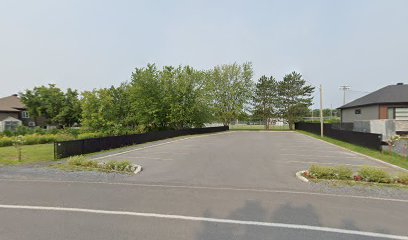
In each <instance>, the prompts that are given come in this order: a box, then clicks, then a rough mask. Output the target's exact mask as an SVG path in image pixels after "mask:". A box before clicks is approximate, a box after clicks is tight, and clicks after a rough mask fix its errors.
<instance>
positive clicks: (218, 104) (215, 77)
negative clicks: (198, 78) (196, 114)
mask: <svg viewBox="0 0 408 240" xmlns="http://www.w3.org/2000/svg"><path fill="white" fill-rule="evenodd" d="M252 75H253V71H252V65H251V63H244V64H242V65H238V64H236V63H234V64H231V65H221V66H216V67H214V69H213V70H212V71H211V73H210V79H209V81H208V91H209V94H210V96H211V100H212V110H213V112H214V115H215V118H216V119H217V120H219V121H221V122H222V123H223V124H224V126H228V125H229V124H230V123H231V122H232V121H233V120H235V119H237V118H238V116H239V115H240V114H241V113H242V112H243V111H244V107H245V105H246V104H247V103H248V102H249V100H250V99H251V97H252V88H253V82H252Z"/></svg>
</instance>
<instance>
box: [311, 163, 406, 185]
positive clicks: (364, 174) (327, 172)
mask: <svg viewBox="0 0 408 240" xmlns="http://www.w3.org/2000/svg"><path fill="white" fill-rule="evenodd" d="M304 175H305V177H308V178H312V179H328V180H355V181H364V182H375V183H399V184H405V185H408V173H399V175H398V176H391V175H390V174H389V173H387V172H386V171H384V170H383V169H380V168H376V167H362V168H360V169H359V170H358V171H357V172H356V173H355V174H354V173H353V170H352V169H351V168H349V167H346V166H335V167H325V166H318V165H312V166H311V167H310V168H309V171H307V172H305V174H304Z"/></svg>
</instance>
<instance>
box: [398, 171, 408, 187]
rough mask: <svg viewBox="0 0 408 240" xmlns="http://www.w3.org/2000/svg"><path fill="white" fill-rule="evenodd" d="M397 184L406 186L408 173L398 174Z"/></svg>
mask: <svg viewBox="0 0 408 240" xmlns="http://www.w3.org/2000/svg"><path fill="white" fill-rule="evenodd" d="M397 182H398V183H401V184H406V185H408V173H399V174H398V176H397Z"/></svg>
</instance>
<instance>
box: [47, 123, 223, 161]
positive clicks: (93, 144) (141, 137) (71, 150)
mask: <svg viewBox="0 0 408 240" xmlns="http://www.w3.org/2000/svg"><path fill="white" fill-rule="evenodd" d="M227 130H229V127H209V128H191V129H182V130H167V131H156V132H149V133H142V134H132V135H125V136H112V137H101V138H91V139H84V140H73V141H64V142H55V143H54V158H55V159H60V158H66V157H70V156H75V155H81V154H87V153H94V152H99V151H103V150H109V149H114V148H120V147H125V146H130V145H134V144H141V143H146V142H151V141H157V140H163V139H166V138H172V137H179V136H185V135H193V134H203V133H214V132H221V131H227Z"/></svg>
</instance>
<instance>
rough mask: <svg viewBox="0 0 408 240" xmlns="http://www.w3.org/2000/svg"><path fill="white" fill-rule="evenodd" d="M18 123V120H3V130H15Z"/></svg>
mask: <svg viewBox="0 0 408 240" xmlns="http://www.w3.org/2000/svg"><path fill="white" fill-rule="evenodd" d="M18 125H19V122H15V121H5V122H4V130H7V131H15V130H16V128H17V126H18Z"/></svg>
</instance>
